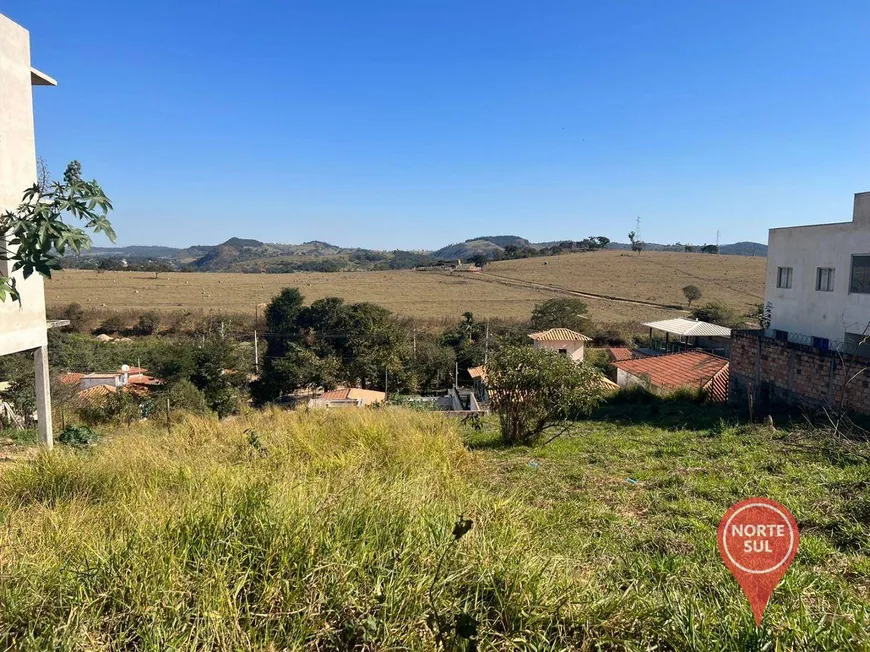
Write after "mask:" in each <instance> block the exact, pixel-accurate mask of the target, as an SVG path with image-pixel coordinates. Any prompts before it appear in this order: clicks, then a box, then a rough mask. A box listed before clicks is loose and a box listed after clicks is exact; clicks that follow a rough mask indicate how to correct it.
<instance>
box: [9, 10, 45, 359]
mask: <svg viewBox="0 0 870 652" xmlns="http://www.w3.org/2000/svg"><path fill="white" fill-rule="evenodd" d="M31 79H32V78H31V67H30V35H29V34H28V32H27V30H25V29H24V28H23V27H21V26H20V25H17V24H16V23H13V22H12V21H11V20H9V19H8V18H6V17H5V16H3V15H0V213H3V212H5V211H7V210H13V209H15V208H16V207H17V206H18V205H19V204H20V203H21V195H22V193H23V192H24V190H25V189H26V188H29V187H30V186H32V185H33V183H34V181H35V180H36V145H35V140H34V133H33V97H32V93H33V91H32V88H31V84H32V81H31ZM0 246H5V243H0ZM0 274H2V275H3V276H9V265H8V263H7V262H5V261H4V262H0ZM15 280H16V285H17V287H18V290H19V292H20V293H21V305H19V304H17V303H15V302H13V301H11V300H10V299H9V298H7V299H6V301H4V302H0V355H6V354H7V353H14V352H16V351H24V350H28V349H35V348H38V347H41V346H44V345H45V344H46V330H45V296H44V293H43V282H42V277H41V276H39V274H34V275H33V276H31V277H30V278H29V279H27V280H26V281H25V280H24V277H23V276H22V275H21V274H20V273H17V274H15Z"/></svg>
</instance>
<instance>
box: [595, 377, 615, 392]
mask: <svg viewBox="0 0 870 652" xmlns="http://www.w3.org/2000/svg"><path fill="white" fill-rule="evenodd" d="M598 384H599V385H601V388H602V389H603V390H604V391H605V392H617V391H619V385H617V384H616V383H615V382H613V381H612V380H610V378H608V377H607V376H605V375H604V374H599V377H598Z"/></svg>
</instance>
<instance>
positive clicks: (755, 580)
mask: <svg viewBox="0 0 870 652" xmlns="http://www.w3.org/2000/svg"><path fill="white" fill-rule="evenodd" d="M718 542H719V554H720V555H722V560H723V561H724V562H725V565H726V566H727V567H728V570H730V571H731V574H732V575H734V577H735V579H736V580H737V583H738V584H740V588H741V589H743V593H745V594H746V597H747V598H748V599H749V604H750V606H751V607H752V613H753V614H755V624H756V625H761V617H762V616H763V615H764V610H765V608H766V607H767V601H768V600H770V595H771V594H772V593H773V589H775V588H776V585H777V584H779V581H780V580H781V579H782V576H783V575H785V571H787V570H788V567H789V565H790V564H791V561H792V559H794V556H795V554H796V553H797V549H798V527H797V521H795V519H794V516H792V515H791V512H789V511H788V510H787V509H786V508H785V507H783V506H782V505H780V504H779V503H778V502H776V501H775V500H770V498H747V499H746V500H741V501H740V502H739V503H737V504H735V505H733V506H732V507H731V508H730V509H729V510H728V511H727V512H725V516H723V517H722V521H721V522H720V523H719V536H718Z"/></svg>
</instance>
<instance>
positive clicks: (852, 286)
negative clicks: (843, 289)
mask: <svg viewBox="0 0 870 652" xmlns="http://www.w3.org/2000/svg"><path fill="white" fill-rule="evenodd" d="M849 292H855V293H857V294H870V255H864V256H852V282H851V283H849Z"/></svg>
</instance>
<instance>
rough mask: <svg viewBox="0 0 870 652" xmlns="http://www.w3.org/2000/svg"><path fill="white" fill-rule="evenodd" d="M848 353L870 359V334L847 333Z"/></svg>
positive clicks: (846, 347)
mask: <svg viewBox="0 0 870 652" xmlns="http://www.w3.org/2000/svg"><path fill="white" fill-rule="evenodd" d="M845 344H846V346H845V349H846V353H853V354H855V355H860V356H863V357H865V358H870V334H865V333H846V340H845Z"/></svg>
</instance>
